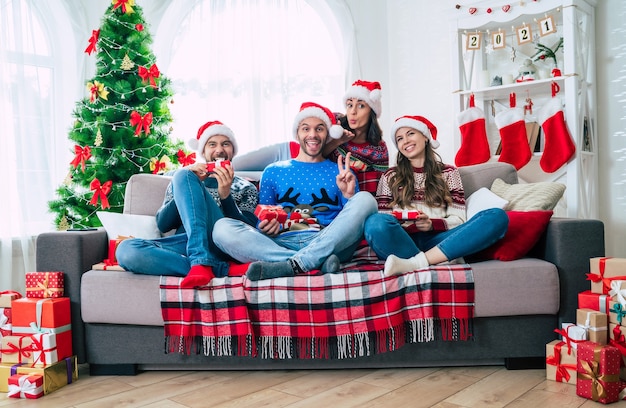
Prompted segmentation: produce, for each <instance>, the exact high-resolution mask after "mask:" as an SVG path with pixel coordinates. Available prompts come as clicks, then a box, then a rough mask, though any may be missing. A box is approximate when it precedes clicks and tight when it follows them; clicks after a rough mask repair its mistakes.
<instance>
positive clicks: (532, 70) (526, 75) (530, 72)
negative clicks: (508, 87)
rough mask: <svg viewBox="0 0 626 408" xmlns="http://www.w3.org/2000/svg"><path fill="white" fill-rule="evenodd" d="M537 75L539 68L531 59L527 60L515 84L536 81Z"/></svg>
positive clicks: (520, 69)
mask: <svg viewBox="0 0 626 408" xmlns="http://www.w3.org/2000/svg"><path fill="white" fill-rule="evenodd" d="M536 75H537V67H535V64H533V61H532V60H531V59H530V58H526V59H525V60H524V63H523V64H522V66H521V67H519V75H518V76H517V78H515V82H526V81H534V80H535V76H536Z"/></svg>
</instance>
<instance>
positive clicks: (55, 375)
mask: <svg viewBox="0 0 626 408" xmlns="http://www.w3.org/2000/svg"><path fill="white" fill-rule="evenodd" d="M15 374H38V375H41V376H43V393H44V395H45V394H50V393H51V392H53V391H56V390H58V389H59V388H61V387H64V386H66V385H68V384H71V383H74V382H76V381H77V380H78V360H77V358H76V356H71V357H68V358H64V359H62V360H59V361H58V362H56V363H53V364H51V365H48V366H45V367H32V366H31V365H30V364H24V365H22V364H14V365H9V364H0V392H7V389H8V387H7V378H9V377H10V376H12V375H15Z"/></svg>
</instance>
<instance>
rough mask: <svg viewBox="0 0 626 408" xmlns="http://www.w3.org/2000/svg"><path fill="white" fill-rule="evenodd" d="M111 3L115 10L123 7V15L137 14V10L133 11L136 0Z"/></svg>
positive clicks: (113, 0)
mask: <svg viewBox="0 0 626 408" xmlns="http://www.w3.org/2000/svg"><path fill="white" fill-rule="evenodd" d="M111 3H113V10H115V9H116V8H118V7H122V13H124V14H126V13H128V14H131V13H134V12H135V10H133V6H134V5H135V0H112V1H111Z"/></svg>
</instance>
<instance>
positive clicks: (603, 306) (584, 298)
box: [578, 290, 611, 313]
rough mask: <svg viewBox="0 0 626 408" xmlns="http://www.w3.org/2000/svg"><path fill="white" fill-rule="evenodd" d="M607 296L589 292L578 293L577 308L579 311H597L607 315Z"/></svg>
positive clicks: (608, 297) (608, 299)
mask: <svg viewBox="0 0 626 408" xmlns="http://www.w3.org/2000/svg"><path fill="white" fill-rule="evenodd" d="M610 300H611V298H610V296H609V295H603V294H601V293H593V292H592V291H591V290H586V291H584V292H580V293H578V307H579V308H581V309H591V310H597V311H598V312H602V313H609V301H610Z"/></svg>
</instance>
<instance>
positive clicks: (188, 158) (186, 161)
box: [176, 149, 196, 167]
mask: <svg viewBox="0 0 626 408" xmlns="http://www.w3.org/2000/svg"><path fill="white" fill-rule="evenodd" d="M176 155H177V157H178V163H180V165H181V166H183V167H186V166H189V165H190V164H194V163H195V162H196V153H195V152H194V153H189V154H185V152H183V151H182V150H180V149H179V150H178V153H176Z"/></svg>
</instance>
